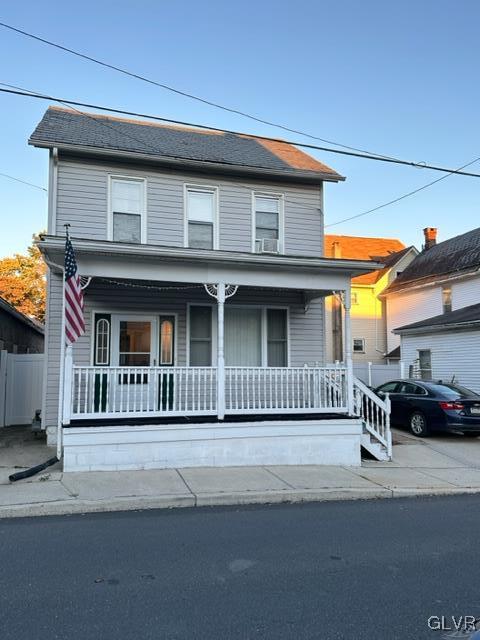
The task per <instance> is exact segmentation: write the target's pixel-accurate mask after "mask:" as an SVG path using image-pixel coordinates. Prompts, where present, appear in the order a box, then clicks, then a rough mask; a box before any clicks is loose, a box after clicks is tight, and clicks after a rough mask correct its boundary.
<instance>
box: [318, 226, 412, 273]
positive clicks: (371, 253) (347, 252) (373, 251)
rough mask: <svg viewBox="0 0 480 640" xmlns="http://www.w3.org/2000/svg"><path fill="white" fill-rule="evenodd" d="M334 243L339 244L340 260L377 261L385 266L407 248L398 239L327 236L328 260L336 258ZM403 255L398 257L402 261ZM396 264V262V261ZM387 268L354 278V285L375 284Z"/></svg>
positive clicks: (325, 240)
mask: <svg viewBox="0 0 480 640" xmlns="http://www.w3.org/2000/svg"><path fill="white" fill-rule="evenodd" d="M334 243H338V245H339V247H340V255H337V257H338V258H345V259H348V258H349V259H352V260H375V261H376V262H382V263H384V264H385V262H387V263H388V264H391V263H392V258H393V256H395V254H403V253H405V250H406V249H407V247H406V246H405V245H404V244H403V242H400V240H397V239H396V238H367V237H362V236H337V235H330V234H329V235H326V236H325V238H324V251H325V257H326V258H333V257H334ZM400 257H401V255H398V256H397V259H400ZM394 261H395V262H396V260H394ZM388 268H389V267H388V266H385V268H383V269H377V271H371V272H370V273H366V274H364V275H362V276H357V277H355V278H352V283H354V284H375V283H376V282H377V281H378V280H379V278H380V277H381V276H382V275H383V274H384V273H385V271H386V270H387V269H388Z"/></svg>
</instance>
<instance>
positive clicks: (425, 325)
mask: <svg viewBox="0 0 480 640" xmlns="http://www.w3.org/2000/svg"><path fill="white" fill-rule="evenodd" d="M475 325H478V326H479V327H480V303H477V304H472V305H470V306H469V307H463V308H462V309H456V310H455V311H449V312H448V313H441V314H440V315H438V316H433V318H427V319H426V320H420V321H419V322H413V323H412V324H406V325H404V326H403V327H398V328H397V329H394V330H393V333H420V332H422V333H423V332H425V331H424V330H437V331H438V330H440V329H443V328H445V329H455V328H467V327H471V326H475Z"/></svg>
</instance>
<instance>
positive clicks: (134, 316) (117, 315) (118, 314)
mask: <svg viewBox="0 0 480 640" xmlns="http://www.w3.org/2000/svg"><path fill="white" fill-rule="evenodd" d="M99 314H108V315H110V340H109V347H110V351H109V357H110V365H109V366H110V367H114V366H118V365H116V364H113V351H114V349H113V344H114V337H115V336H114V332H113V326H114V324H117V326H118V323H117V322H114V320H115V319H118V321H120V320H150V319H151V318H152V317H154V318H155V323H154V325H155V326H154V327H153V341H154V349H155V350H154V351H153V353H154V354H157V355H155V357H154V358H153V360H155V361H157V360H159V359H160V322H159V318H160V317H161V316H171V317H173V318H174V319H175V326H174V335H173V349H174V351H173V366H177V358H178V312H177V311H169V310H168V309H167V310H165V311H163V310H160V311H157V310H156V311H153V312H152V313H151V314H150V313H149V314H145V313H142V312H138V313H135V312H134V311H132V312H128V313H127V314H126V313H125V311H124V310H123V311H122V310H121V309H111V308H110V309H106V308H103V307H98V308H97V307H95V308H93V309H91V311H90V326H91V327H94V328H95V327H96V322H97V321H96V319H95V316H96V315H99ZM116 337H117V339H118V335H117V336H116ZM117 356H118V353H117V354H116V357H117ZM94 358H95V330H94V331H92V332H91V336H90V363H91V365H93V364H94V362H95V359H94ZM152 366H153V365H152ZM155 366H165V367H168V366H172V365H159V364H158V362H157V364H156V365H155Z"/></svg>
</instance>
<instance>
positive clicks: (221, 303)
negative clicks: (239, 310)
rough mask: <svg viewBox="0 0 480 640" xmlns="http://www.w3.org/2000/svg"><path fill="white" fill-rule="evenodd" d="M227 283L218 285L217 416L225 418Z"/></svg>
mask: <svg viewBox="0 0 480 640" xmlns="http://www.w3.org/2000/svg"><path fill="white" fill-rule="evenodd" d="M224 310H225V283H224V282H219V283H218V285H217V311H218V314H217V320H218V325H217V339H218V343H217V416H218V419H219V420H223V419H224V417H225V339H224V326H225V319H224Z"/></svg>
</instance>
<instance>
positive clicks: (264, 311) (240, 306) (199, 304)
mask: <svg viewBox="0 0 480 640" xmlns="http://www.w3.org/2000/svg"><path fill="white" fill-rule="evenodd" d="M191 307H211V308H212V365H211V366H212V367H216V366H217V326H218V316H217V311H218V306H217V305H216V304H212V303H208V302H207V303H202V302H189V303H187V322H186V362H187V367H190V366H192V365H191V364H190V308H191ZM228 307H232V308H237V309H261V311H262V318H261V336H262V337H261V340H262V344H261V361H262V364H261V365H260V367H262V368H264V369H272V368H273V367H269V366H268V340H267V309H283V310H284V311H286V312H287V364H286V366H287V367H290V366H291V365H290V349H291V336H290V307H288V306H285V305H276V304H267V305H259V304H228ZM226 366H235V365H226Z"/></svg>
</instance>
